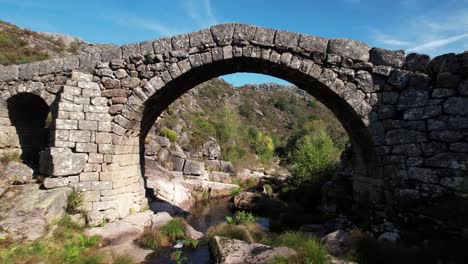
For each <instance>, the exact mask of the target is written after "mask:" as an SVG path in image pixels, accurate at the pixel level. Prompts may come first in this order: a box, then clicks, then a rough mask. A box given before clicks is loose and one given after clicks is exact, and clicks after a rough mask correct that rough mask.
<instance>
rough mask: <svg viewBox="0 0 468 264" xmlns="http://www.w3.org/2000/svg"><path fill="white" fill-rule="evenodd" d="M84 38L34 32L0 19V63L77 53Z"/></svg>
mask: <svg viewBox="0 0 468 264" xmlns="http://www.w3.org/2000/svg"><path fill="white" fill-rule="evenodd" d="M86 45H87V43H85V42H84V41H83V40H81V39H79V38H76V37H72V36H68V35H61V34H56V33H45V32H44V33H42V32H34V31H31V30H29V29H24V28H20V27H17V26H15V25H13V24H10V23H8V22H4V21H1V20H0V64H1V65H10V64H22V63H28V62H33V61H41V60H46V59H50V58H56V57H63V56H67V55H72V54H77V53H78V52H79V50H80V48H81V47H82V46H86Z"/></svg>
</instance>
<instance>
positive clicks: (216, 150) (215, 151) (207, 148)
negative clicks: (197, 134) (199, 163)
mask: <svg viewBox="0 0 468 264" xmlns="http://www.w3.org/2000/svg"><path fill="white" fill-rule="evenodd" d="M203 156H205V157H208V158H209V159H217V158H218V157H219V156H221V147H220V146H219V145H218V143H216V141H215V140H209V141H207V142H205V144H203Z"/></svg>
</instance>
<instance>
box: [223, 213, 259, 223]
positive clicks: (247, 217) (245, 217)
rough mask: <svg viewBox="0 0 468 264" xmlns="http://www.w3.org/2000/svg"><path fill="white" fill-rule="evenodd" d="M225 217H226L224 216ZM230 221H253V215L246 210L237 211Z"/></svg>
mask: <svg viewBox="0 0 468 264" xmlns="http://www.w3.org/2000/svg"><path fill="white" fill-rule="evenodd" d="M226 219H227V217H226ZM228 223H229V221H228ZM231 223H233V224H236V225H242V224H248V223H255V216H253V214H252V213H250V212H246V211H237V212H236V213H235V214H234V218H233V219H232V220H231Z"/></svg>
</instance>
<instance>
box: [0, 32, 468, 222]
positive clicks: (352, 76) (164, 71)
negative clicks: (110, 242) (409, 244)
mask: <svg viewBox="0 0 468 264" xmlns="http://www.w3.org/2000/svg"><path fill="white" fill-rule="evenodd" d="M240 71H248V72H258V73H265V74H270V75H273V76H277V77H280V78H283V79H286V80H288V81H290V82H292V83H295V84H297V85H298V86H299V87H300V88H302V89H304V90H306V91H308V92H309V93H311V94H312V95H313V96H315V97H316V98H317V99H319V100H321V101H322V102H323V103H325V105H327V106H328V107H329V108H330V109H331V110H332V111H333V112H334V113H335V115H336V116H337V117H338V118H339V119H340V121H341V122H342V123H343V125H344V126H345V128H346V129H347V131H348V133H349V134H350V136H351V139H352V140H353V145H354V153H355V154H354V155H353V158H354V162H353V164H354V167H355V169H356V171H355V175H354V176H353V196H354V198H355V201H364V200H367V201H371V202H372V203H373V204H374V205H378V206H380V208H381V209H383V208H384V207H386V208H390V209H400V208H401V207H400V205H402V204H407V203H408V202H409V203H410V204H414V203H421V202H422V201H424V202H425V201H430V200H436V199H438V198H439V197H441V196H444V195H465V194H466V193H468V180H467V178H466V173H467V165H466V162H467V160H468V112H467V109H468V108H467V107H466V105H468V80H467V78H468V53H467V52H465V53H463V54H446V55H442V56H439V57H436V58H434V59H432V60H430V58H429V57H428V56H426V55H420V54H410V55H408V56H406V57H405V55H404V52H403V51H389V50H383V49H379V48H370V47H368V46H367V45H366V44H365V43H362V42H359V41H353V40H348V39H325V38H321V37H316V36H310V35H306V34H298V33H292V32H288V31H284V30H275V29H269V28H263V27H257V26H252V25H245V24H223V25H217V26H213V27H211V28H209V29H203V30H201V31H198V32H194V33H190V34H182V35H178V36H173V37H168V38H162V39H158V40H154V41H145V42H141V43H133V44H127V45H124V46H121V47H118V46H111V47H105V48H101V47H99V46H91V47H88V48H87V50H86V53H82V54H80V55H78V56H71V57H66V58H61V59H53V60H48V61H43V62H37V63H31V64H25V65H19V66H18V65H12V66H8V67H2V68H0V94H1V98H2V99H3V100H2V101H1V102H3V104H4V102H5V101H6V99H8V98H9V96H11V95H12V94H14V93H15V91H14V87H17V86H25V85H28V83H42V85H43V87H44V88H43V90H42V91H43V92H41V94H42V93H44V94H45V93H49V94H50V97H51V98H53V99H52V101H54V102H56V108H55V109H56V110H55V111H56V115H55V116H54V120H53V133H52V138H51V148H50V149H48V150H47V151H45V152H44V155H43V156H44V159H43V161H44V170H43V173H44V174H46V175H47V176H48V177H47V178H46V180H45V182H44V185H45V186H46V187H47V188H53V187H58V186H71V187H73V188H75V189H76V190H78V191H80V192H83V193H84V197H85V204H84V206H83V209H84V210H85V211H87V212H88V218H90V220H91V221H92V223H98V222H99V221H102V220H103V219H107V220H110V221H112V220H114V219H116V218H120V217H124V216H125V215H127V214H128V213H129V211H130V210H131V209H132V210H140V209H141V208H143V207H144V206H145V203H146V199H145V190H144V181H143V179H142V175H141V167H140V165H141V162H140V158H141V157H140V154H141V152H142V151H143V149H142V144H141V142H140V140H141V138H142V137H144V136H145V133H146V132H147V129H148V126H149V124H151V121H152V120H154V118H155V116H157V115H158V113H160V112H161V111H162V110H163V109H164V108H165V107H166V106H167V105H169V104H170V103H171V102H172V101H174V100H175V99H176V98H177V97H178V96H180V95H181V94H183V93H184V92H185V91H187V90H188V89H190V88H192V87H193V86H194V85H196V84H197V83H200V82H203V81H204V80H206V79H208V78H210V77H215V76H219V75H222V74H225V73H232V72H240ZM44 91H45V92H44ZM46 101H47V100H46ZM0 113H1V114H2V118H1V119H0V121H1V122H2V123H1V124H0V125H4V123H6V122H7V116H5V111H3V110H2V111H0ZM3 131H4V130H3V128H2V132H3ZM0 148H1V149H5V146H3V145H0ZM69 161H73V162H71V163H70V162H69ZM64 164H75V165H76V166H72V167H67V166H65V165H64ZM362 168H364V169H362ZM369 168H372V169H369ZM410 208H411V207H410Z"/></svg>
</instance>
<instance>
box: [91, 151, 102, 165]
mask: <svg viewBox="0 0 468 264" xmlns="http://www.w3.org/2000/svg"><path fill="white" fill-rule="evenodd" d="M103 162H104V155H103V154H100V153H89V157H88V163H97V164H99V163H103Z"/></svg>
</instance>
